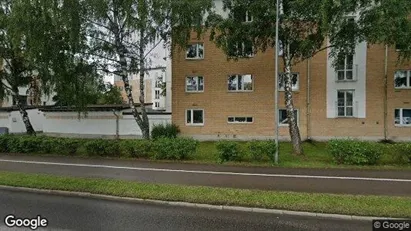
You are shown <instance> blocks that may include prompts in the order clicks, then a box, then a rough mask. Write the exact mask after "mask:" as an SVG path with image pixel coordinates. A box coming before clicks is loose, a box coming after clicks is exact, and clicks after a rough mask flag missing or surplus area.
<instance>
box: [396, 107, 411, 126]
mask: <svg viewBox="0 0 411 231" xmlns="http://www.w3.org/2000/svg"><path fill="white" fill-rule="evenodd" d="M394 123H395V125H405V126H411V109H403V108H400V109H395V122H394Z"/></svg>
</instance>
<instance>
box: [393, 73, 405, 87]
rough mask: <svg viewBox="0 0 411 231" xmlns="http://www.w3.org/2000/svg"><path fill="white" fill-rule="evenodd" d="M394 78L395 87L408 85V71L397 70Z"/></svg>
mask: <svg viewBox="0 0 411 231" xmlns="http://www.w3.org/2000/svg"><path fill="white" fill-rule="evenodd" d="M394 79H395V80H394V81H395V87H407V71H396V72H395V76H394Z"/></svg>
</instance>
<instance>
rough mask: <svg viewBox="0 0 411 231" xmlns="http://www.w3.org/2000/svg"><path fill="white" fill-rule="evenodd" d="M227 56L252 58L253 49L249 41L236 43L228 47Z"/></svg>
mask: <svg viewBox="0 0 411 231" xmlns="http://www.w3.org/2000/svg"><path fill="white" fill-rule="evenodd" d="M228 49H229V51H228V56H229V57H249V58H250V57H253V56H254V53H255V52H254V48H253V43H252V42H251V41H246V42H242V43H240V42H237V43H233V44H231V45H230V46H229V48H228Z"/></svg>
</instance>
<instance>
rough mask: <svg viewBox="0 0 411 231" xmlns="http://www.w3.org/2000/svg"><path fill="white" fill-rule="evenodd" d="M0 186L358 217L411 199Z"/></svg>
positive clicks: (67, 180)
mask: <svg viewBox="0 0 411 231" xmlns="http://www.w3.org/2000/svg"><path fill="white" fill-rule="evenodd" d="M0 185H7V186H17V187H27V188H38V189H48V190H63V191H76V192H88V193H94V194H105V195H113V196H123V197H134V198H142V199H154V200H166V201H183V202H192V203H203V204H214V205H233V206H247V207H259V208H273V209H284V210H293V211H307V212H318V213H336V214H347V215H359V216H380V217H398V218H407V217H411V206H410V205H411V197H387V196H356V195H336V194H319V193H315V194H313V193H294V192H274V191H261V190H244V189H228V188H212V187H198V186H180V185H166V184H146V183H136V182H127V181H119V180H105V179H87V178H74V177H57V176H50V175H40V174H25V173H11V172H0Z"/></svg>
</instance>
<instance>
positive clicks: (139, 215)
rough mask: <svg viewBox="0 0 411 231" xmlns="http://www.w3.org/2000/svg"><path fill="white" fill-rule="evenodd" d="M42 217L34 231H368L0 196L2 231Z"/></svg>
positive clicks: (332, 223) (353, 225)
mask: <svg viewBox="0 0 411 231" xmlns="http://www.w3.org/2000/svg"><path fill="white" fill-rule="evenodd" d="M9 214H13V215H15V216H16V217H20V218H33V217H36V216H38V215H40V216H41V217H42V218H46V219H47V220H48V226H47V227H46V228H41V229H38V230H85V231H90V230H110V231H111V230H133V231H136V230H153V231H154V230H196V231H197V230H207V231H208V230H235V231H238V230H252V231H257V230H270V231H272V230H278V231H295V230H300V231H305V230H307V231H308V230H310V231H311V230H346V231H352V230H356V231H361V230H371V227H372V226H371V221H344V220H336V219H318V218H310V217H303V216H278V215H270V214H259V213H246V212H231V211H219V210H208V209H195V208H184V207H174V206H166V205H152V204H143V203H125V202H115V201H107V200H97V199H89V198H80V197H66V196H64V197H63V196H54V195H46V194H36V193H26V192H15V191H14V192H12V191H8V190H0V218H1V221H0V230H28V229H17V228H15V229H9V228H7V227H6V225H5V221H4V218H5V217H6V216H7V215H9Z"/></svg>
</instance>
